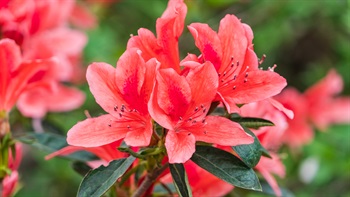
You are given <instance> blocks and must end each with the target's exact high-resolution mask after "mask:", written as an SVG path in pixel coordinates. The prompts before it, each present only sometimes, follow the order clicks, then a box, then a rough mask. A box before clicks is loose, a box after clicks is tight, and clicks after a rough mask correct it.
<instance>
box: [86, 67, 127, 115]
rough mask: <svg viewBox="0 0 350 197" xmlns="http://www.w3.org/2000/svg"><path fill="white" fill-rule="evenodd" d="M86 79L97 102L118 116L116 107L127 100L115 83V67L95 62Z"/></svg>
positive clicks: (89, 68) (88, 70)
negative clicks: (123, 97)
mask: <svg viewBox="0 0 350 197" xmlns="http://www.w3.org/2000/svg"><path fill="white" fill-rule="evenodd" d="M86 79H87V81H88V83H89V87H90V91H91V93H92V94H93V95H94V97H95V99H96V102H97V103H98V104H99V105H100V106H101V107H102V108H103V109H104V110H105V111H106V112H108V113H109V114H111V115H114V116H115V117H118V113H117V112H116V111H115V110H114V107H115V106H116V105H117V104H118V103H125V101H124V99H122V96H121V94H120V92H119V89H118V87H117V85H116V83H115V68H113V67H112V66H111V65H109V64H106V63H93V64H91V65H90V66H89V67H88V69H87V73H86Z"/></svg>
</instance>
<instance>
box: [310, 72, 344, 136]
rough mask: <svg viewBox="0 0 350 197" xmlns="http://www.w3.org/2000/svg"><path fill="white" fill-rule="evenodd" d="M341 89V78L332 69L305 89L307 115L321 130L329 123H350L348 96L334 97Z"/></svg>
mask: <svg viewBox="0 0 350 197" xmlns="http://www.w3.org/2000/svg"><path fill="white" fill-rule="evenodd" d="M342 90H343V80H342V78H341V76H340V75H339V74H338V73H337V72H336V71H335V70H334V69H332V70H330V71H329V72H328V74H327V76H326V77H324V78H323V79H321V80H320V81H319V82H317V83H316V84H315V85H313V86H311V87H310V88H309V89H307V90H306V91H305V94H304V95H305V97H306V101H307V104H308V108H309V110H308V116H309V118H310V120H311V121H312V123H313V124H314V125H315V126H316V127H317V128H318V129H321V130H325V129H326V128H327V127H328V126H329V125H330V124H335V123H350V97H345V96H340V97H336V96H337V95H338V94H340V93H341V91H342Z"/></svg>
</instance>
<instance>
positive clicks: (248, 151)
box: [232, 127, 270, 168]
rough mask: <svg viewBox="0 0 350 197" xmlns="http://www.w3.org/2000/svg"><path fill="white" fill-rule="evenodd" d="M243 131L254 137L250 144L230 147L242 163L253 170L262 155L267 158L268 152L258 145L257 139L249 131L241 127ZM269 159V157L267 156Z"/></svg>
mask: <svg viewBox="0 0 350 197" xmlns="http://www.w3.org/2000/svg"><path fill="white" fill-rule="evenodd" d="M243 129H244V131H245V132H246V133H248V134H249V135H251V136H253V137H254V142H253V143H252V144H244V145H238V146H232V149H233V150H234V151H235V152H236V153H237V154H238V155H239V157H240V158H241V159H242V161H243V162H244V163H245V164H246V165H247V166H249V167H251V168H254V167H255V166H256V164H258V163H259V160H260V157H261V155H262V154H264V155H266V156H269V153H268V151H267V150H266V149H265V148H264V147H263V146H262V145H261V144H260V141H259V139H258V138H257V137H256V136H255V134H254V133H253V132H252V131H250V130H249V129H247V128H245V127H243ZM269 157H270V156H269Z"/></svg>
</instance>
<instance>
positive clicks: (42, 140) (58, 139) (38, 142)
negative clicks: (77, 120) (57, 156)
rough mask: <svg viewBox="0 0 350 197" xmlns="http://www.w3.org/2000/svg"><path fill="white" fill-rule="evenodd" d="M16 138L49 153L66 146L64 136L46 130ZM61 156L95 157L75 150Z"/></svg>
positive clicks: (85, 158) (74, 158)
mask: <svg viewBox="0 0 350 197" xmlns="http://www.w3.org/2000/svg"><path fill="white" fill-rule="evenodd" d="M16 139H17V140H19V141H21V142H22V143H25V144H29V145H31V146H33V147H35V148H38V149H40V150H42V151H46V152H49V153H52V152H54V151H57V150H59V149H61V148H64V147H66V146H68V144H67V142H66V137H64V136H61V135H57V134H54V133H47V132H46V133H27V134H26V135H24V136H21V137H18V138H16ZM63 157H65V158H68V159H72V160H78V161H91V160H95V159H96V157H95V156H94V155H93V154H91V153H89V152H86V151H77V152H75V153H73V154H70V155H67V156H63Z"/></svg>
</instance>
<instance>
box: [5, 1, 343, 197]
mask: <svg viewBox="0 0 350 197" xmlns="http://www.w3.org/2000/svg"><path fill="white" fill-rule="evenodd" d="M185 2H186V3H187V6H188V14H187V17H186V23H185V24H186V25H189V24H190V23H192V22H202V23H208V24H209V25H210V26H211V27H212V28H213V29H215V30H216V29H217V27H218V25H219V21H220V20H221V18H222V17H223V16H225V15H226V14H235V15H237V16H238V17H239V18H241V19H242V21H243V22H244V23H247V24H248V25H250V26H251V27H252V29H253V31H254V36H255V38H254V41H253V42H254V48H255V51H256V53H257V54H258V56H259V57H261V56H262V55H263V54H266V56H267V58H266V60H265V62H264V63H263V65H262V66H264V67H265V68H267V67H269V66H272V65H273V64H277V65H278V67H277V69H275V71H276V72H278V73H280V74H281V75H282V76H284V77H285V78H286V79H287V81H288V83H289V85H291V86H294V87H296V88H298V89H299V90H300V91H304V90H305V89H306V88H307V87H309V86H310V85H312V84H313V83H315V82H316V81H318V80H319V79H321V78H322V77H323V76H325V74H326V73H327V71H328V70H329V69H331V68H335V69H336V70H337V71H338V72H339V73H340V74H341V75H342V77H343V79H344V84H345V87H344V88H345V89H344V91H343V94H344V95H347V96H349V94H350V72H349V71H350V40H349V38H350V10H349V4H350V1H349V0H348V1H346V0H259V1H257V0H256V1H254V0H189V1H186V0H185ZM166 4H167V1H166V0H123V1H118V2H115V3H112V4H109V5H106V6H103V5H100V6H99V5H95V6H94V7H92V8H91V9H92V10H93V12H94V13H95V14H96V15H97V17H98V20H99V24H98V26H97V27H96V28H95V29H92V30H88V31H87V34H88V36H89V43H88V45H87V47H86V48H85V51H84V60H83V61H84V65H86V66H87V65H89V64H90V63H91V62H94V61H103V62H107V63H109V64H112V65H115V63H116V61H117V59H118V57H119V56H120V55H121V54H122V53H123V52H124V50H125V48H126V43H127V40H128V39H129V37H130V34H135V35H136V34H137V29H138V28H140V27H145V28H148V29H150V30H152V31H153V32H155V21H156V19H157V18H158V17H160V16H161V14H162V13H163V11H164V10H165V8H166ZM180 51H181V56H182V57H184V56H185V55H186V54H187V53H188V52H192V53H197V52H198V50H197V49H196V48H195V45H194V41H193V38H192V36H191V35H190V33H189V31H188V30H187V29H186V28H185V29H184V32H183V35H182V37H181V38H180ZM80 88H81V89H82V90H84V91H85V92H86V95H87V100H86V102H85V104H84V105H83V106H82V107H81V108H80V109H79V110H75V111H72V112H69V113H60V114H49V115H48V116H47V117H46V118H45V119H44V120H43V124H44V127H45V129H46V130H47V131H50V132H55V133H59V134H61V135H65V134H66V132H67V131H68V130H69V128H71V127H72V126H73V125H74V124H75V123H76V122H77V121H79V120H83V119H85V115H84V110H88V111H89V113H90V114H91V115H92V116H98V115H100V114H103V113H104V112H103V111H102V110H101V108H100V107H99V106H98V105H97V104H96V103H95V101H94V98H93V97H92V95H91V93H90V92H89V90H88V87H87V85H86V84H82V85H81V86H80ZM11 121H12V123H11V124H12V128H13V130H15V131H17V132H23V131H32V130H33V128H32V127H31V120H29V119H26V118H23V117H22V116H20V114H19V113H18V111H16V110H14V111H13V112H12V113H11ZM45 155H47V152H45V151H41V150H38V149H35V148H32V147H29V146H26V148H25V154H24V158H23V161H22V164H21V167H20V176H21V184H22V188H21V189H20V190H19V192H18V193H17V195H16V196H18V197H41V196H43V197H44V196H45V197H46V196H50V197H62V196H67V197H70V196H75V195H76V192H77V189H78V186H79V183H80V181H81V179H82V177H81V176H80V175H79V174H77V173H76V172H74V171H73V170H72V168H71V162H70V161H68V160H65V159H60V158H55V159H52V160H49V161H45V160H44V156H45ZM281 155H282V157H283V158H284V163H285V164H286V169H287V175H286V178H285V179H281V180H280V181H279V183H280V185H281V186H282V187H285V188H287V189H288V190H289V191H290V192H291V193H292V194H294V195H295V196H325V197H328V196H344V197H345V196H350V128H349V125H336V126H332V127H331V128H329V130H328V131H327V132H324V133H321V132H317V133H316V135H315V139H314V141H313V142H312V143H311V144H309V145H307V146H305V147H303V148H302V150H288V149H286V148H282V150H281ZM310 158H312V159H313V161H316V164H317V165H318V172H317V174H316V176H315V177H314V178H313V179H312V180H311V181H310V182H309V183H303V182H302V181H301V180H300V178H299V170H300V168H301V165H302V164H303V162H304V161H307V160H308V159H310ZM230 196H262V195H261V194H258V193H245V192H244V191H238V190H237V192H233V193H232V194H230Z"/></svg>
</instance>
